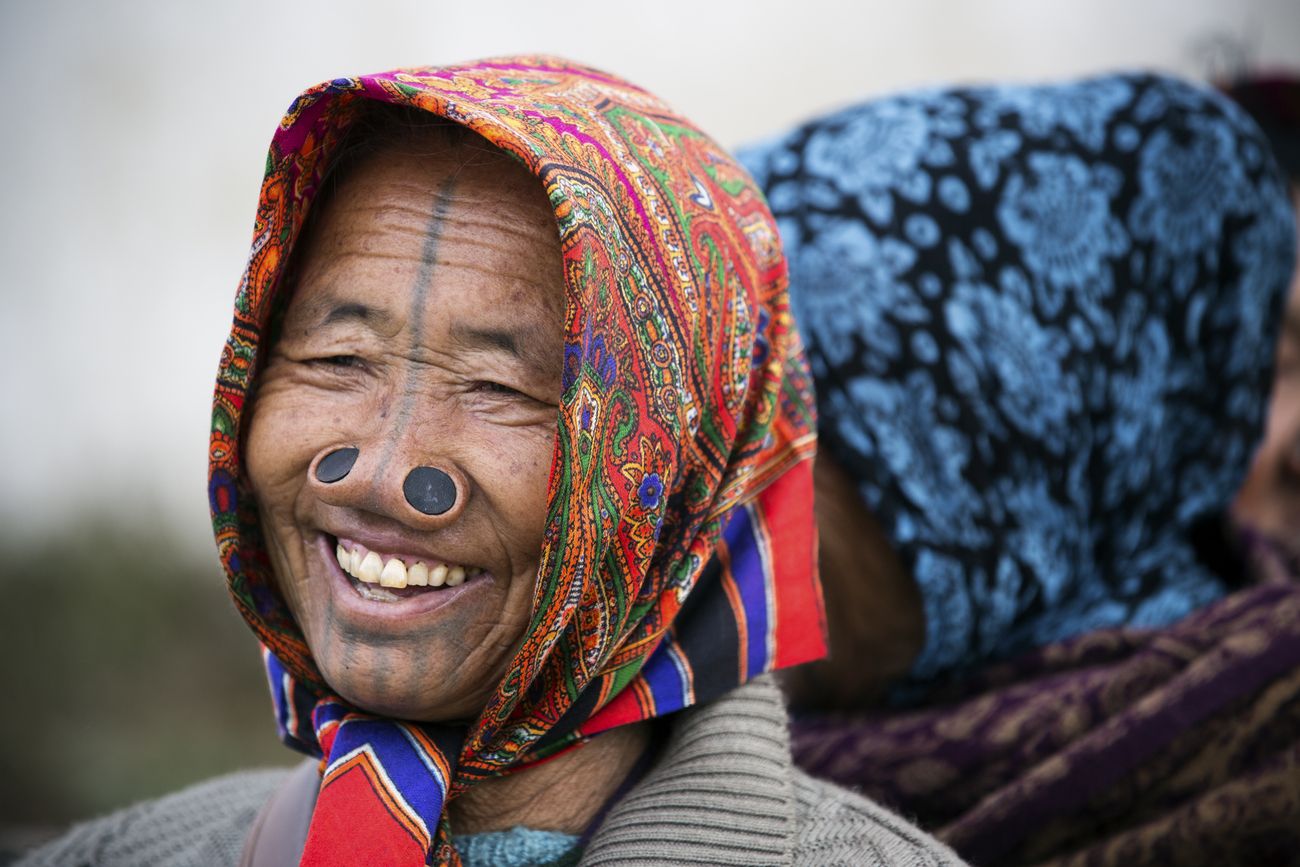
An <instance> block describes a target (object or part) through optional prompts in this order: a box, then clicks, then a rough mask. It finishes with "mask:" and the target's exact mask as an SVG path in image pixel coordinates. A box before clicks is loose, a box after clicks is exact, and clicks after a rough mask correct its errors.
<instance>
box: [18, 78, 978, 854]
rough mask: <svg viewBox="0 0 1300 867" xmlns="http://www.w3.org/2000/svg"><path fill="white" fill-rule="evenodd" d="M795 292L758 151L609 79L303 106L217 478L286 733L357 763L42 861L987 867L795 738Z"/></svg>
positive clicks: (804, 583)
mask: <svg viewBox="0 0 1300 867" xmlns="http://www.w3.org/2000/svg"><path fill="white" fill-rule="evenodd" d="M785 282H786V269H785V262H784V259H783V257H782V254H781V249H780V245H779V242H778V240H777V236H776V232H775V228H774V225H773V221H772V217H771V215H770V214H769V212H768V211H767V209H766V206H765V205H764V203H763V200H762V197H761V196H760V194H759V193H758V191H757V189H756V188H755V187H754V185H753V183H752V181H751V180H750V179H749V178H748V176H747V175H746V174H745V173H744V172H743V170H741V169H740V168H739V167H738V166H737V165H736V164H735V163H734V162H733V161H732V160H731V158H730V157H728V156H727V155H726V154H725V153H724V152H722V151H721V150H720V149H719V148H718V147H717V146H716V145H715V144H714V143H713V142H712V141H711V140H710V139H709V138H707V137H706V136H704V135H703V134H701V133H700V132H698V131H697V130H696V129H695V128H694V127H693V126H692V125H691V124H690V123H689V122H688V121H686V120H684V119H683V118H681V117H680V116H678V115H676V114H674V113H673V112H672V111H670V110H669V109H668V108H667V107H665V106H664V105H663V104H662V103H661V102H659V101H658V100H657V99H656V98H655V97H653V96H652V95H650V94H648V93H646V92H645V91H643V90H640V89H638V88H636V87H634V86H632V85H629V84H627V83H625V82H622V81H619V80H618V79H615V78H611V77H610V76H608V75H605V74H603V73H600V72H596V71H594V70H590V69H585V68H580V67H576V66H574V65H572V64H569V63H566V62H563V61H558V60H553V59H536V58H515V59H507V60H497V61H489V62H483V63H478V64H473V65H467V66H461V67H453V68H442V69H432V68H430V69H412V70H404V71H397V72H390V73H384V74H379V75H373V76H364V77H360V78H348V79H338V80H335V81H332V82H329V83H327V84H324V85H322V86H320V87H317V88H314V89H312V90H309V91H307V92H306V93H304V94H303V95H302V96H300V97H299V98H298V99H297V100H296V101H295V102H294V103H293V105H292V106H291V108H290V110H289V112H288V114H287V116H286V117H285V119H284V120H283V122H282V124H281V126H280V129H279V131H278V132H277V134H276V136H275V139H274V141H273V143H272V146H271V152H270V156H269V160H268V172H267V176H266V180H265V182H264V185H263V189H262V195H261V201H260V204H259V209H258V215H257V226H256V232H255V239H254V245H253V252H252V256H251V259H250V262H249V265H248V270H247V273H246V275H245V278H244V280H243V282H242V284H241V286H240V290H239V294H238V297H237V299H236V304H235V321H234V327H233V330H232V332H231V336H230V339H229V341H228V343H227V346H226V350H225V353H224V355H223V357H222V361H221V367H220V373H219V381H218V385H217V392H216V400H215V411H214V426H213V435H212V445H211V497H212V511H213V515H214V522H215V526H216V533H217V541H218V545H219V548H220V552H221V557H222V562H223V563H224V565H225V568H226V571H227V573H228V576H229V582H230V588H231V592H232V594H233V597H234V599H235V602H236V604H237V606H238V608H239V610H240V612H241V613H242V614H243V616H244V618H245V619H246V620H247V621H248V623H249V624H250V626H251V627H252V628H253V630H254V632H255V633H256V634H257V636H258V638H259V639H260V641H261V642H262V645H263V647H264V649H265V650H264V659H265V663H266V667H267V670H268V673H269V681H270V685H271V690H272V694H273V698H274V702H275V710H276V715H277V719H278V722H279V726H280V730H281V736H282V738H283V739H284V740H285V741H286V743H288V744H289V745H290V746H292V747H294V748H296V749H298V750H301V751H303V752H305V753H307V754H308V755H310V756H313V757H315V758H316V759H317V760H315V761H310V762H308V763H305V764H304V765H303V766H301V767H300V768H299V770H298V771H296V772H294V773H293V774H291V775H289V777H288V778H287V779H286V778H285V777H284V775H283V774H277V773H263V774H253V775H250V774H245V775H237V776H235V777H230V778H225V779H223V780H219V781H215V782H211V783H207V784H203V785H201V786H199V787H197V788H195V789H191V790H188V791H186V792H183V793H179V794H177V795H173V796H171V797H170V798H166V799H163V800H162V801H159V802H155V803H153V804H147V805H142V806H139V807H136V808H132V810H129V811H127V812H126V813H123V814H119V815H118V816H115V817H110V818H109V819H106V820H99V821H98V822H95V823H91V824H89V825H86V826H82V827H81V828H80V829H76V830H74V831H73V832H72V833H71V834H70V835H69V836H68V837H66V838H65V839H63V840H61V841H58V842H56V843H55V844H52V845H51V846H50V847H47V848H46V849H45V850H42V851H40V852H37V853H34V854H33V855H32V856H31V861H30V863H74V862H75V863H81V862H82V861H83V860H90V861H93V862H94V863H96V864H99V865H107V864H119V863H122V864H125V863H132V864H139V863H168V864H200V863H201V864H219V863H236V862H238V861H239V860H240V859H241V858H242V859H243V861H242V863H246V864H284V863H293V862H295V861H300V862H301V863H303V864H349V865H355V864H367V865H378V864H395V865H402V864H424V863H428V864H457V863H467V864H489V863H490V864H502V865H510V864H521V865H522V864H569V863H583V864H622V863H634V862H635V863H655V864H670V863H680V864H686V863H709V864H721V863H727V864H792V863H797V864H830V863H854V864H883V863H899V864H941V863H956V862H957V859H956V858H955V857H954V856H953V855H952V854H951V852H950V851H949V850H947V849H945V848H944V847H943V846H941V845H940V844H938V843H936V842H935V841H933V840H932V839H931V838H929V837H927V836H926V835H925V834H923V833H921V832H919V831H917V830H916V829H915V828H913V827H911V826H909V825H908V824H907V823H906V822H903V821H902V820H899V819H898V818H896V817H894V816H892V815H890V814H889V813H887V812H885V811H883V810H882V809H880V808H878V807H876V806H875V805H873V804H871V803H870V802H868V801H866V800H864V799H862V798H860V797H858V796H856V795H854V794H852V793H850V792H848V791H845V790H841V789H838V788H836V787H834V786H832V785H830V784H826V783H820V782H816V781H813V780H811V779H810V778H808V777H806V776H804V775H803V774H802V773H801V772H799V771H797V770H796V769H795V768H794V766H793V764H792V761H791V758H790V753H789V743H788V734H787V730H786V717H785V708H784V705H783V703H782V700H781V697H780V694H779V693H778V691H777V689H776V687H775V685H774V684H773V683H772V681H771V676H770V674H768V673H769V672H771V671H773V670H775V669H779V668H784V667H787V666H791V665H795V664H798V663H801V662H804V661H807V660H809V659H813V658H816V657H818V656H820V655H821V654H822V653H823V652H824V628H823V616H822V610H821V603H820V597H819V591H818V586H817V578H816V573H815V565H814V561H815V555H814V548H815V533H814V531H813V527H812V516H811V509H810V502H811V472H810V462H811V457H812V453H813V427H812V425H813V410H812V399H811V394H810V389H809V385H808V379H807V374H806V368H805V365H804V361H803V358H802V355H801V351H800V348H799V343H798V339H797V337H796V336H795V332H794V330H793V326H792V323H791V319H790V315H789V313H788V310H787V304H786V296H785ZM250 828H251V833H250Z"/></svg>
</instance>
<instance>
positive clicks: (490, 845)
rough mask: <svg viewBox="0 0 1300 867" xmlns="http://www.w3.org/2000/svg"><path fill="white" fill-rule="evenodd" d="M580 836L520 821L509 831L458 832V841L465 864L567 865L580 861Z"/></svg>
mask: <svg viewBox="0 0 1300 867" xmlns="http://www.w3.org/2000/svg"><path fill="white" fill-rule="evenodd" d="M579 839H580V838H579V837H578V836H577V835H576V834H562V833H560V832H559V831H538V830H535V829H533V828H525V827H524V826H522V825H518V826H516V827H514V828H511V829H510V830H509V831H490V832H488V833H485V834H466V835H464V836H461V835H457V836H456V838H455V842H456V850H457V851H458V852H460V860H461V861H462V862H463V863H464V865H465V867H563V865H567V864H576V863H578V856H579V855H580V854H581V853H580V852H579V849H578V843H579Z"/></svg>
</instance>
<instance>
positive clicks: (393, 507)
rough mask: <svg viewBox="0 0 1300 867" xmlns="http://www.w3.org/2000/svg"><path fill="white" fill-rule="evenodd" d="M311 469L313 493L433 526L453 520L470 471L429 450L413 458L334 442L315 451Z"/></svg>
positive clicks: (333, 501) (335, 502) (400, 451)
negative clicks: (427, 452) (430, 452)
mask: <svg viewBox="0 0 1300 867" xmlns="http://www.w3.org/2000/svg"><path fill="white" fill-rule="evenodd" d="M372 453H373V454H372ZM412 463H414V464H415V465H414V466H412V465H411V464H412ZM307 473H308V484H309V485H310V486H311V488H312V489H313V491H314V492H315V493H316V495H317V496H318V497H320V499H322V500H324V501H325V502H327V503H329V504H331V505H335V506H342V507H346V508H355V509H361V510H364V511H369V512H375V513H378V514H382V515H385V516H388V517H391V518H394V519H396V520H398V521H400V522H402V523H406V524H411V525H415V526H426V527H431V528H432V527H434V526H443V525H446V524H449V523H451V522H452V521H454V520H455V519H456V518H457V517H458V516H459V515H460V513H461V512H462V511H463V510H464V506H465V501H466V500H467V499H468V493H469V491H468V483H467V480H466V478H465V475H464V473H462V472H461V471H460V469H459V468H457V467H456V466H455V464H454V462H452V461H450V460H447V459H445V458H440V457H436V456H433V455H428V454H419V455H416V456H410V455H409V454H408V453H407V450H405V449H396V450H392V449H388V450H381V449H378V448H370V449H367V448H365V447H364V445H350V444H337V445H332V446H328V447H326V448H325V449H323V450H321V452H320V453H319V454H317V455H316V457H315V459H314V460H313V461H312V463H311V465H310V466H309V467H308V470H307Z"/></svg>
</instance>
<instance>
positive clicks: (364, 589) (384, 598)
mask: <svg viewBox="0 0 1300 867" xmlns="http://www.w3.org/2000/svg"><path fill="white" fill-rule="evenodd" d="M355 586H356V588H357V592H358V593H360V594H361V598H362V599H369V600H370V601H371V602H396V601H398V600H399V599H401V598H402V597H400V596H398V595H396V594H395V593H389V592H388V591H387V590H386V589H384V588H383V587H379V586H376V585H371V584H362V583H361V582H359V581H358V582H356V584H355Z"/></svg>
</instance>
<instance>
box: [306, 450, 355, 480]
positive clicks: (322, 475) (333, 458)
mask: <svg viewBox="0 0 1300 867" xmlns="http://www.w3.org/2000/svg"><path fill="white" fill-rule="evenodd" d="M356 462H357V450H356V449H355V448H352V447H351V446H348V447H347V448H342V449H335V450H334V451H332V452H330V453H329V454H327V455H326V456H325V457H323V458H321V459H320V463H318V464H317V465H316V478H318V479H320V480H321V481H322V482H324V483H325V484H327V485H328V484H331V483H332V482H337V481H338V480H339V479H341V478H343V477H344V476H346V475H347V474H348V473H350V472H352V465H353V464H355V463H356Z"/></svg>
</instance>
